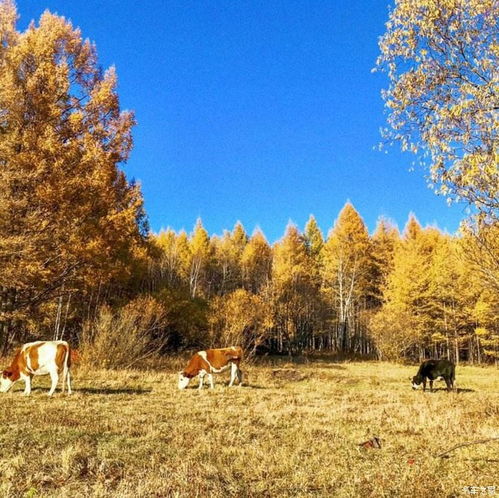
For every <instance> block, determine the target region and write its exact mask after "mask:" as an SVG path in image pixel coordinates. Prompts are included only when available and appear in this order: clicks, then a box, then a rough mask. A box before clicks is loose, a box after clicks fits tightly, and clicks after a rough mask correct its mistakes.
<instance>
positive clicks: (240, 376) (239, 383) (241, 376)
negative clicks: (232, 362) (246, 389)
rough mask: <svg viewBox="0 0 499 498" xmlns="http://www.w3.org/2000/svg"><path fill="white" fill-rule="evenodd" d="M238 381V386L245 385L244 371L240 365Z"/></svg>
mask: <svg viewBox="0 0 499 498" xmlns="http://www.w3.org/2000/svg"><path fill="white" fill-rule="evenodd" d="M237 381H238V384H237V386H238V387H241V386H242V385H243V371H242V370H241V369H240V368H239V367H237Z"/></svg>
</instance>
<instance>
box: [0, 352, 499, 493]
mask: <svg viewBox="0 0 499 498" xmlns="http://www.w3.org/2000/svg"><path fill="white" fill-rule="evenodd" d="M182 364H183V361H182V360H181V359H176V360H171V361H170V362H169V363H168V364H167V365H163V366H162V367H161V368H159V366H158V365H150V366H149V369H147V370H141V371H139V370H127V371H118V372H115V371H114V372H113V371H108V372H105V371H91V370H85V369H83V368H79V369H75V370H74V372H73V388H74V394H73V395H72V396H70V397H67V396H62V395H61V394H57V395H56V396H54V397H53V398H49V397H48V396H47V395H46V393H47V387H48V379H46V378H41V377H37V378H35V381H34V390H33V394H32V396H31V397H23V396H22V394H21V391H22V388H23V386H21V385H18V386H16V389H15V391H14V392H12V393H8V394H4V395H2V397H1V401H0V403H1V410H0V444H1V453H0V496H2V497H18V496H19V497H42V496H43V497H51V496H67V497H69V496H71V497H88V496H96V497H109V496H113V497H135V498H138V497H169V496H178V497H222V496H224V497H225V496H238V497H246V496H247V497H252V496H255V497H256V496H268V497H271V496H272V497H281V496H283V497H287V496H334V497H357V496H362V497H366V496H367V497H370V496H375V497H429V496H431V497H451V496H466V495H467V494H468V493H469V491H467V490H466V489H465V488H466V487H468V486H478V487H480V486H483V487H487V486H495V494H496V495H499V441H497V440H496V441H490V442H488V443H485V444H477V445H471V446H465V447H461V448H457V449H455V450H454V451H451V452H450V453H448V455H447V456H448V458H442V457H439V456H438V455H439V454H441V453H443V452H444V451H446V450H447V449H450V448H452V447H453V446H455V445H457V444H460V443H464V442H469V441H476V440H479V439H486V438H492V437H494V436H498V435H499V371H498V370H497V369H496V368H494V367H473V366H459V367H458V369H457V384H458V387H459V391H458V392H457V393H447V392H446V391H445V390H444V383H443V382H442V383H440V382H438V383H436V388H437V389H436V390H435V392H433V393H429V392H426V393H423V392H421V391H412V389H411V387H410V382H409V379H408V378H409V377H410V376H412V375H414V374H415V373H416V370H417V367H416V366H405V365H399V364H391V363H379V362H334V361H332V360H330V359H327V358H322V359H321V358H317V359H314V360H311V361H308V360H303V359H302V360H300V361H294V362H293V363H286V360H283V359H281V360H271V359H268V360H262V361H260V362H259V364H257V365H244V364H243V370H244V371H245V375H246V376H245V385H243V386H242V387H241V388H230V389H229V388H227V387H226V383H227V381H228V378H227V376H228V374H227V375H223V374H222V375H219V376H217V377H216V379H215V382H216V385H215V390H214V391H210V390H209V389H205V390H203V391H198V390H197V389H196V388H195V387H197V382H195V383H193V384H192V385H191V386H189V388H188V389H187V390H185V391H182V392H180V391H178V390H177V387H176V373H175V372H176V371H177V370H179V369H180V368H181V365H182ZM374 436H377V437H378V438H379V439H380V441H381V448H363V447H360V446H359V443H361V442H363V441H366V440H368V439H370V438H372V437H374ZM470 489H471V488H470ZM484 490H485V491H484ZM493 491H494V489H493V488H488V489H486V488H483V489H482V490H480V489H478V491H477V493H478V495H483V496H485V495H487V496H490V495H491V493H492V492H493Z"/></svg>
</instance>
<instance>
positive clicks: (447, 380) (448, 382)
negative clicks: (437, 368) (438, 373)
mask: <svg viewBox="0 0 499 498" xmlns="http://www.w3.org/2000/svg"><path fill="white" fill-rule="evenodd" d="M444 380H445V384H446V385H447V392H449V393H450V392H451V391H452V380H451V379H449V378H448V377H444Z"/></svg>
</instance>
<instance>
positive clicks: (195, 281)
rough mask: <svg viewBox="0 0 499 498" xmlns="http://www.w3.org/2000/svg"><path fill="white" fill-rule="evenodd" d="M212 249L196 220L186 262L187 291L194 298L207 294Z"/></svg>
mask: <svg viewBox="0 0 499 498" xmlns="http://www.w3.org/2000/svg"><path fill="white" fill-rule="evenodd" d="M212 257H213V248H212V246H211V244H210V236H209V235H208V232H207V231H206V229H205V228H204V226H203V222H202V221H201V218H198V220H197V221H196V225H195V227H194V231H193V232H192V234H191V237H190V239H189V256H188V260H187V264H188V272H189V289H190V293H191V297H193V298H195V297H198V296H202V295H206V296H207V295H208V294H209V282H208V279H207V277H208V272H209V269H210V265H211V264H212Z"/></svg>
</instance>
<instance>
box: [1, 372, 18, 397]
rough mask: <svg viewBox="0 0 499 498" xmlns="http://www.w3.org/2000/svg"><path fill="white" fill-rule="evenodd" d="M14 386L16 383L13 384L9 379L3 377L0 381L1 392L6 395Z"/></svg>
mask: <svg viewBox="0 0 499 498" xmlns="http://www.w3.org/2000/svg"><path fill="white" fill-rule="evenodd" d="M14 384H15V382H12V381H11V380H10V379H9V378H5V377H3V376H2V378H1V379H0V392H2V393H6V392H7V391H9V390H10V389H11V388H12V386H13V385H14Z"/></svg>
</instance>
